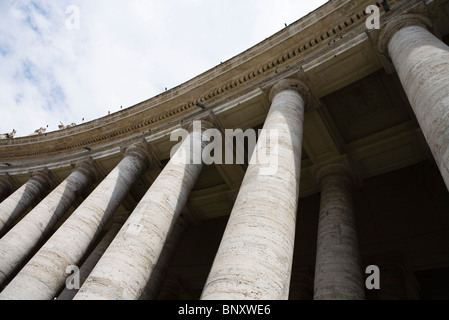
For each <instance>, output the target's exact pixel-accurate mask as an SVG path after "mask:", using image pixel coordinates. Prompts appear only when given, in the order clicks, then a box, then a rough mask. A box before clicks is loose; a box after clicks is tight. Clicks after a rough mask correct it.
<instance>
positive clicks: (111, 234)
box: [58, 212, 129, 300]
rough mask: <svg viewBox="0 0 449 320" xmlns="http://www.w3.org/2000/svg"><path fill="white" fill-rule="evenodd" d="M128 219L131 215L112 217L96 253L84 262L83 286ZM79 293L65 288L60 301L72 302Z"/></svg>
mask: <svg viewBox="0 0 449 320" xmlns="http://www.w3.org/2000/svg"><path fill="white" fill-rule="evenodd" d="M128 217H129V213H125V212H117V213H115V214H114V216H113V217H112V219H113V221H112V224H111V226H110V227H109V229H108V231H107V232H106V234H105V235H104V237H103V238H102V239H101V241H100V242H99V243H98V245H97V246H96V247H95V249H94V251H92V253H91V254H90V255H89V257H88V258H87V259H86V261H84V263H83V265H82V266H81V268H80V270H79V272H80V273H79V275H80V285H81V286H82V285H83V283H84V282H85V281H86V279H87V277H88V276H89V274H90V273H91V272H92V270H93V269H94V268H95V266H96V265H97V263H98V261H99V260H100V258H101V256H102V255H103V254H104V252H105V251H106V249H107V248H108V247H109V245H110V244H111V242H112V240H114V238H115V236H116V235H117V233H118V232H119V231H120V228H121V227H122V226H123V224H124V223H125V221H126V219H128ZM77 293H78V290H77V289H68V288H65V289H64V290H63V291H62V292H61V294H60V295H59V297H58V300H72V299H73V297H74V296H75V295H76V294H77Z"/></svg>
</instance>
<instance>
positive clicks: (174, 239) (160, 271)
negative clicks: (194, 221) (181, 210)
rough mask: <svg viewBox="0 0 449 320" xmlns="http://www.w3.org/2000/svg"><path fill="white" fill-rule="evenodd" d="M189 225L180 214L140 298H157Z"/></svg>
mask: <svg viewBox="0 0 449 320" xmlns="http://www.w3.org/2000/svg"><path fill="white" fill-rule="evenodd" d="M187 227H188V222H187V221H186V220H185V218H184V217H182V216H180V217H179V218H178V221H177V222H176V224H175V226H174V227H173V230H172V231H171V233H170V236H169V237H168V238H167V241H166V243H165V245H164V248H163V250H162V252H161V255H160V257H159V259H158V261H157V264H156V266H155V267H154V270H153V272H152V273H151V276H150V279H149V280H148V283H147V285H146V288H145V289H144V292H143V294H142V295H141V296H140V298H139V300H156V299H157V298H158V296H159V293H160V289H161V286H162V282H163V281H164V279H165V275H166V273H167V270H168V268H169V265H170V262H171V260H172V258H173V255H174V253H175V251H176V248H177V246H178V243H179V241H180V240H181V237H182V235H183V234H184V231H185V230H186V229H187Z"/></svg>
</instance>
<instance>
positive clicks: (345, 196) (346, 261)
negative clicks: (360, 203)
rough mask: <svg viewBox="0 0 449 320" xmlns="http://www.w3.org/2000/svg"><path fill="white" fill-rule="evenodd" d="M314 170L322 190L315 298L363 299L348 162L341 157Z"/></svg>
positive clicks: (362, 281)
mask: <svg viewBox="0 0 449 320" xmlns="http://www.w3.org/2000/svg"><path fill="white" fill-rule="evenodd" d="M314 169H315V168H314ZM314 171H316V176H317V179H318V181H319V183H320V187H321V203H320V216H319V222H318V240H317V257H316V265H315V282H314V299H315V300H347V299H348V300H361V299H364V297H365V291H364V290H365V289H364V280H363V275H362V267H361V262H360V253H359V246H358V240H357V231H356V225H355V220H354V212H353V203H352V192H351V188H352V186H353V185H354V174H353V172H352V170H351V167H350V164H349V161H347V159H346V158H339V159H338V160H336V161H332V162H330V163H326V164H325V165H322V166H319V167H318V168H316V170H314Z"/></svg>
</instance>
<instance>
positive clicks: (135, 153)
mask: <svg viewBox="0 0 449 320" xmlns="http://www.w3.org/2000/svg"><path fill="white" fill-rule="evenodd" d="M127 156H131V157H134V158H136V159H139V160H140V161H142V162H143V163H144V165H145V166H146V168H150V167H151V166H153V164H154V162H156V161H157V159H155V157H154V155H153V152H152V150H151V149H150V146H149V145H148V143H147V142H146V141H145V140H143V141H141V142H137V143H134V144H132V145H130V146H129V147H127V148H126V151H125V157H127Z"/></svg>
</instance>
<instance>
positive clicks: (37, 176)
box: [30, 168, 56, 189]
mask: <svg viewBox="0 0 449 320" xmlns="http://www.w3.org/2000/svg"><path fill="white" fill-rule="evenodd" d="M30 180H34V181H37V182H39V183H40V184H42V186H44V187H45V188H47V189H48V188H50V187H53V186H55V185H56V182H55V181H54V179H53V177H51V175H50V171H49V170H48V168H45V169H41V170H37V171H33V172H32V173H31V176H30Z"/></svg>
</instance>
